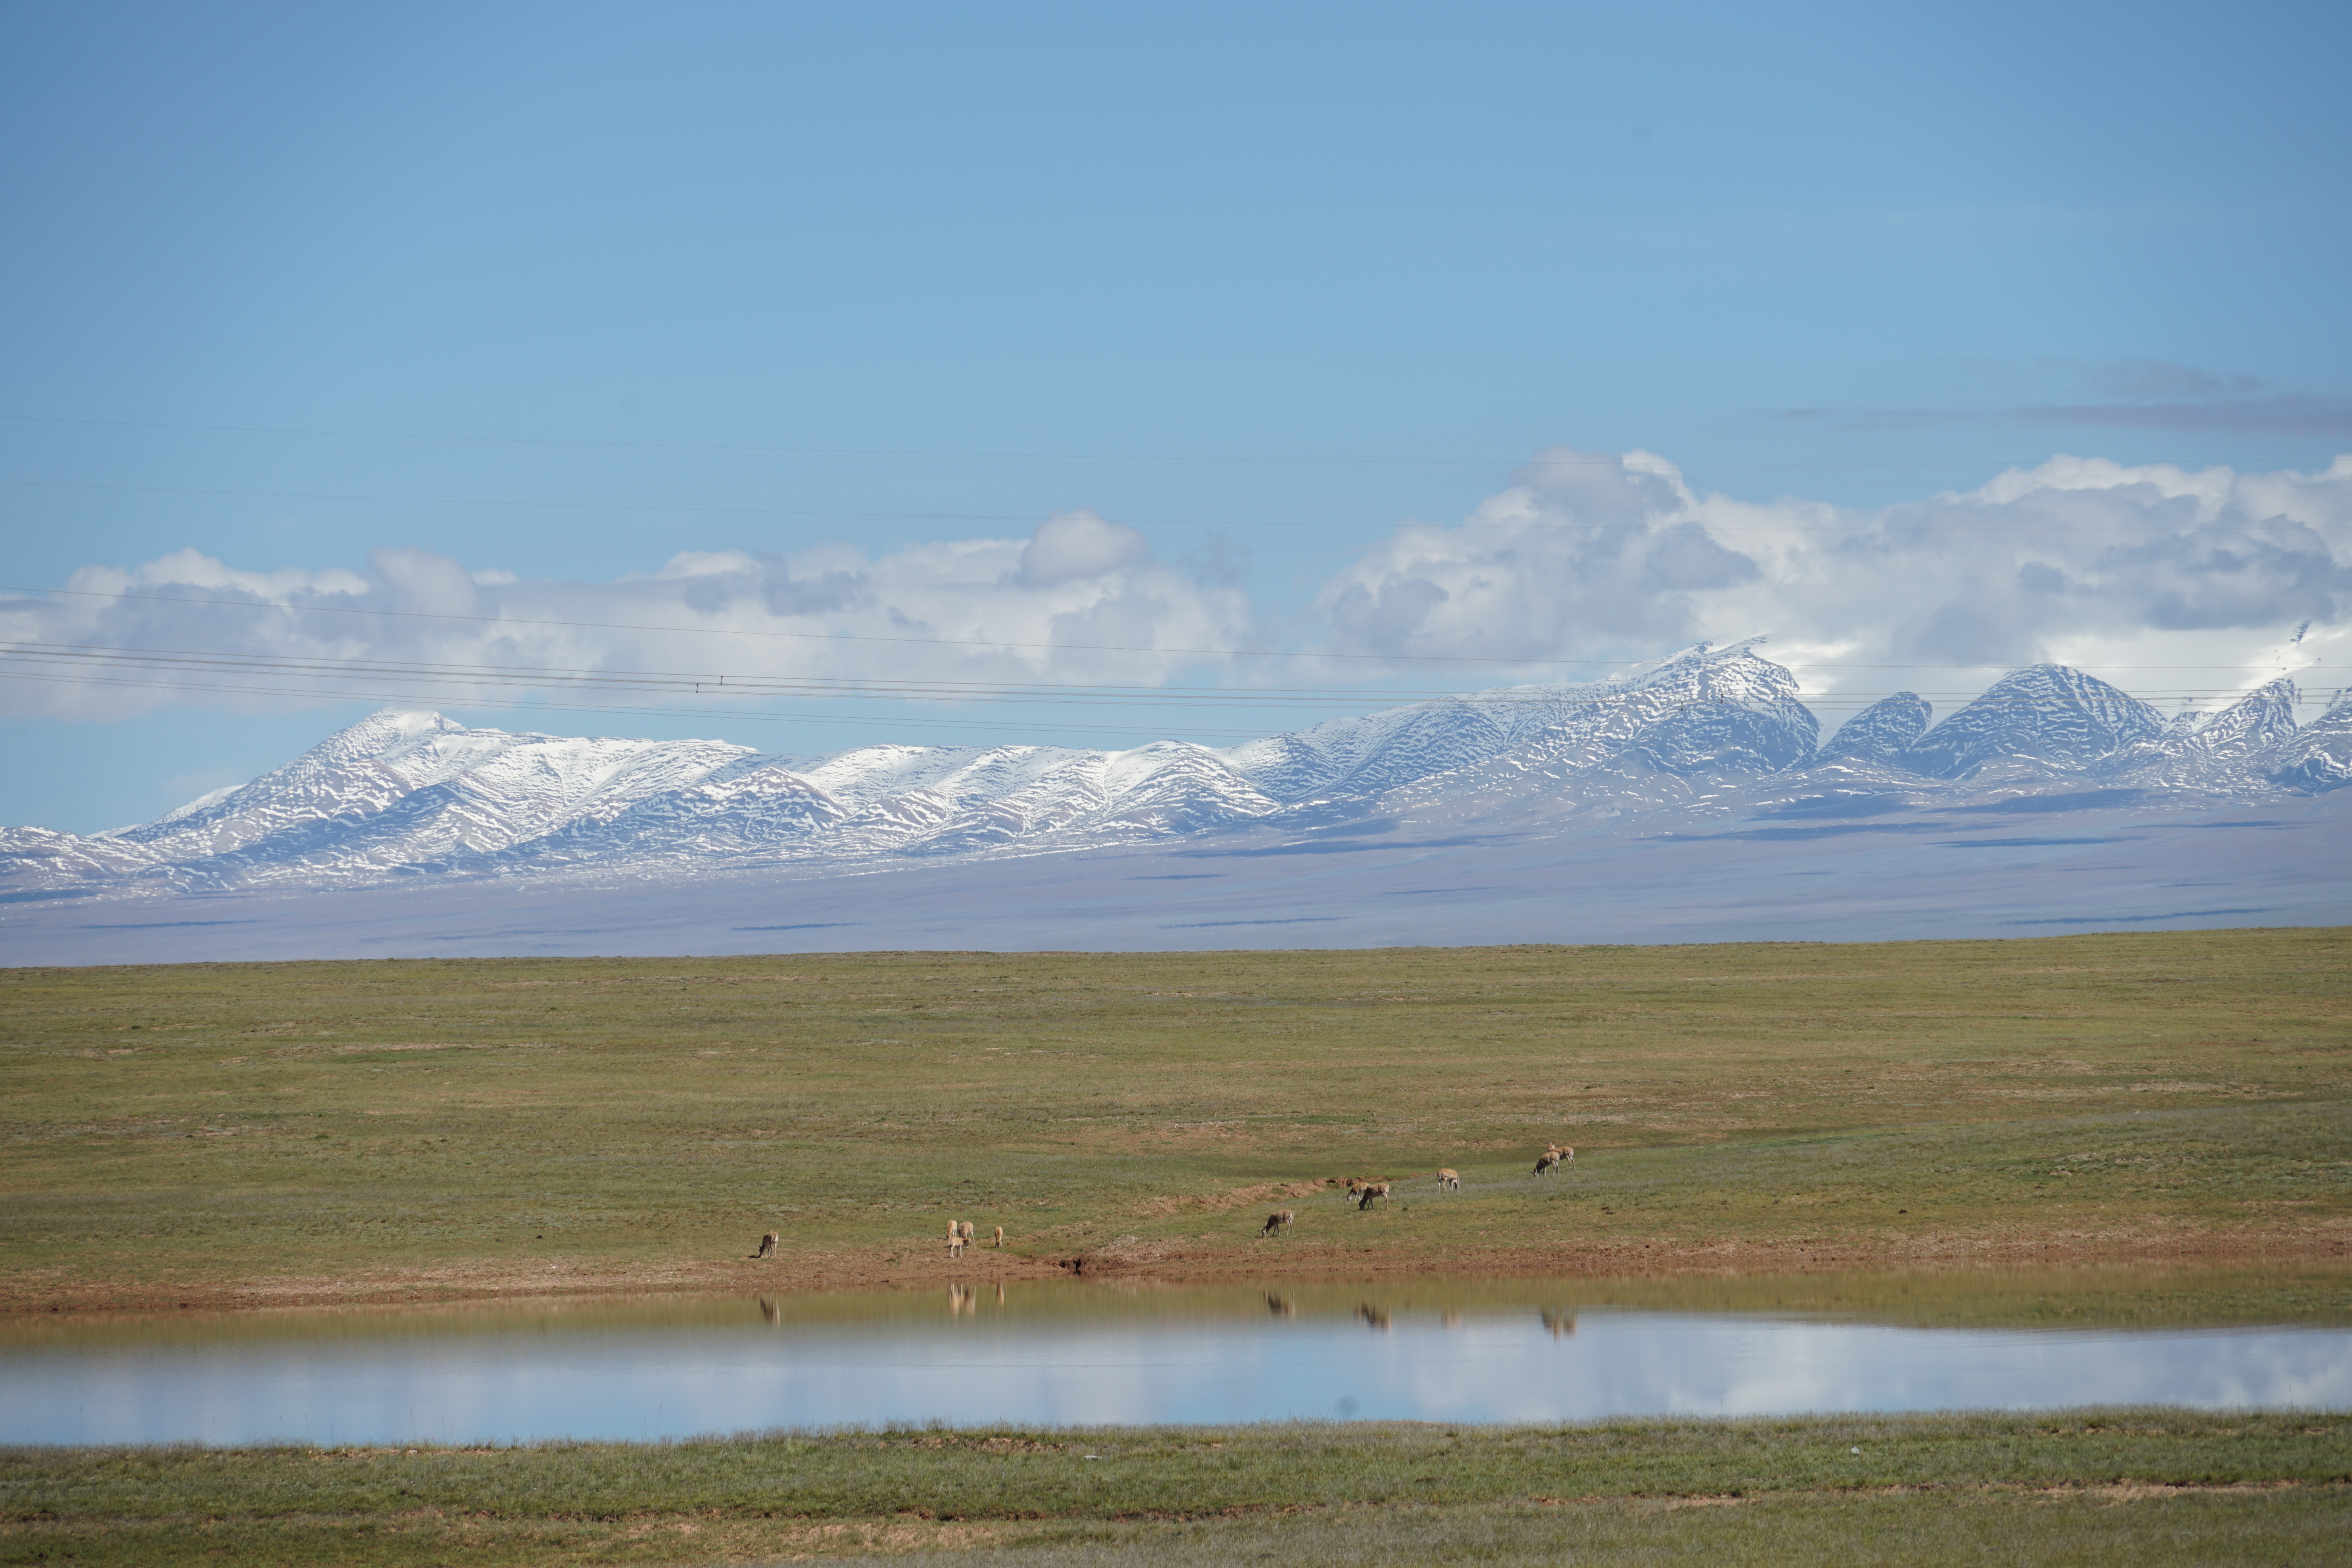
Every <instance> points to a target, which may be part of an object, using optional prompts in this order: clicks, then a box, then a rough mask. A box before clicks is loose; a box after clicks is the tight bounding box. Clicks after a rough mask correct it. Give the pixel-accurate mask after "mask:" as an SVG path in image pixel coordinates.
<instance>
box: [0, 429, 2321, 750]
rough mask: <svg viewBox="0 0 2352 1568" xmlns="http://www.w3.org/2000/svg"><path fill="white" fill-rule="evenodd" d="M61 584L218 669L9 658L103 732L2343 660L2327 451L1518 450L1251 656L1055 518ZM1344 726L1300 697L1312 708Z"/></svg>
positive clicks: (1219, 613)
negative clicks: (1888, 468) (409, 670)
mask: <svg viewBox="0 0 2352 1568" xmlns="http://www.w3.org/2000/svg"><path fill="white" fill-rule="evenodd" d="M67 586H68V588H70V589H72V590H74V591H75V592H74V593H73V594H71V595H58V596H56V597H52V598H47V599H20V600H16V601H7V602H0V638H5V639H7V640H9V641H12V642H17V643H43V644H51V645H71V646H74V647H82V648H86V649H93V650H96V649H104V648H108V647H134V648H147V649H167V650H168V649H177V650H188V651H190V652H192V653H194V654H197V655H201V656H205V657H209V658H215V659H226V660H229V661H235V660H238V659H249V660H250V662H251V664H252V666H253V668H238V667H237V666H236V664H235V663H234V662H231V663H228V664H224V665H220V666H217V667H215V668H146V667H136V666H121V667H116V668H107V667H105V666H102V665H93V664H91V663H89V662H88V661H86V660H85V661H82V662H78V663H52V664H50V665H47V666H46V667H43V666H37V665H28V664H27V663H26V661H25V660H24V659H22V658H13V659H10V660H8V661H7V663H6V664H5V667H0V668H5V669H7V670H11V671H15V672H18V673H26V672H30V673H36V674H39V675H42V676H44V677H45V679H11V680H5V681H0V702H5V704H6V705H7V710H8V711H10V712H13V713H16V714H19V715H27V716H29V715H36V714H37V715H44V716H57V717H71V718H91V719H96V718H114V717H121V716H124V715H127V714H131V713H135V712H138V711H142V710H146V709H150V708H152V707H154V706H156V705H158V704H160V703H163V702H167V701H193V702H201V703H216V704H225V705H240V706H248V707H264V706H267V707H273V708H282V707H284V706H286V705H287V702H288V700H289V697H292V698H296V699H299V697H301V696H303V695H305V694H312V693H315V694H318V695H320V696H325V695H328V694H329V693H328V692H327V691H326V690H324V689H322V687H321V685H320V681H319V680H318V679H316V678H313V677H298V676H296V675H294V674H292V673H289V672H286V671H283V670H273V669H270V668H263V661H265V660H277V659H285V658H299V659H308V660H316V661H320V663H321V664H322V665H324V666H329V667H332V666H334V665H335V664H336V663H337V662H338V661H354V660H373V661H384V662H392V661H402V662H406V663H412V664H416V665H428V664H429V665H436V666H445V667H446V666H454V665H463V666H469V667H481V668H484V669H485V670H487V669H488V668H490V667H497V668H504V669H513V670H519V671H524V672H527V671H529V670H531V669H581V670H590V671H599V672H604V673H606V674H608V675H610V674H616V673H623V672H651V673H677V674H684V675H688V676H689V677H693V676H707V677H711V678H716V677H718V676H720V675H724V676H726V677H727V679H728V681H729V682H730V684H733V685H735V686H736V689H729V690H727V691H725V692H723V693H722V692H720V691H719V690H717V689H705V690H704V691H702V692H701V693H700V694H696V693H695V692H693V691H692V689H691V688H690V687H689V688H688V689H687V690H685V691H684V692H679V691H677V690H654V689H648V690H647V691H646V692H644V693H641V694H637V695H635V696H615V695H613V694H609V693H608V694H605V695H601V696H596V697H593V698H592V699H590V700H593V701H597V702H621V703H626V702H630V701H644V702H646V703H648V704H655V703H658V704H674V703H677V702H679V701H689V702H690V701H695V700H700V701H705V702H722V703H725V704H727V705H729V706H740V705H741V704H742V703H743V702H744V701H745V696H744V694H743V693H742V692H741V691H740V682H742V681H744V680H746V679H766V680H832V681H848V680H856V681H876V682H891V681H949V682H978V683H990V682H1034V681H1039V680H1048V681H1074V682H1084V683H1123V684H1134V685H1145V686H1148V685H1153V684H1158V683H1163V682H1167V681H1170V680H1171V679H1175V678H1176V677H1177V676H1178V674H1179V673H1180V672H1181V671H1182V670H1184V669H1186V668H1198V667H1199V666H1201V665H1202V663H1204V662H1209V661H1206V660H1204V659H1203V658H1202V657H1200V656H1198V655H1195V654H1193V653H1191V652H1187V651H1182V650H1192V649H1208V650H1223V649H1234V648H1239V647H1268V646H1276V645H1282V646H1289V647H1294V648H1296V649H1297V651H1298V658H1297V661H1296V662H1295V663H1292V664H1290V665H1288V666H1287V667H1285V665H1284V663H1283V662H1281V661H1276V660H1271V659H1265V660H1259V659H1253V660H1250V661H1247V662H1246V663H1240V664H1236V665H1235V666H1234V668H1233V669H1232V671H1231V673H1230V675H1229V679H1231V681H1232V682H1233V683H1234V684H1235V685H1237V686H1248V685H1254V684H1257V683H1260V682H1274V683H1289V684H1308V683H1313V682H1316V681H1318V680H1320V681H1326V682H1329V681H1339V682H1343V683H1349V682H1354V681H1356V680H1358V679H1372V680H1378V681H1381V682H1393V681H1395V680H1397V679H1400V678H1401V677H1403V678H1409V679H1411V680H1412V682H1413V683H1414V684H1416V685H1424V686H1425V685H1429V684H1433V683H1434V682H1435V681H1443V682H1447V683H1458V684H1459V685H1462V686H1470V685H1476V684H1499V683H1502V682H1505V681H1508V680H1514V679H1583V678H1588V677H1591V676H1594V675H1598V674H1601V673H1604V669H1603V668H1601V667H1598V666H1596V665H1593V664H1584V665H1577V664H1573V663H1563V662H1552V661H1579V660H1591V661H1606V660H1624V659H1635V658H1655V657H1658V656H1659V655H1661V654H1664V653H1666V652H1669V651H1671V650H1672V649H1674V648H1675V647H1681V646H1684V645H1685V644H1688V643H1690V642H1693V641H1696V640H1698V639H1701V638H1706V639H1709V640H1714V641H1730V640H1733V639H1736V638H1738V637H1747V636H1749V635H1752V634H1754V633H1758V632H1764V633H1768V634H1769V635H1770V636H1771V638H1772V641H1771V643H1770V645H1769V652H1770V654H1771V655H1772V657H1774V658H1780V659H1782V660H1783V661H1785V662H1788V663H1790V664H1792V665H1795V666H1797V667H1799V669H1800V673H1801V678H1802V679H1803V680H1804V682H1805V684H1806V686H1807V688H1808V689H1809V690H1810V691H1811V692H1813V693H1814V694H1816V695H1818V696H1824V697H1829V698H1832V699H1838V700H1833V701H1832V702H1830V703H1829V704H1828V705H1827V706H1826V709H1825V714H1824V716H1825V717H1826V718H1829V719H1830V720H1832V721H1835V719H1836V718H1837V717H1838V715H1839V711H1840V709H1841V708H1842V707H1843V706H1850V705H1851V702H1852V701H1853V700H1860V699H1861V698H1864V697H1866V696H1870V695H1874V694H1877V693H1883V692H1886V691H1891V690H1895V689H1900V688H1907V689H1914V690H1917V691H1920V692H1922V693H1925V694H1927V696H1929V697H1930V699H1931V700H1934V701H1935V702H1936V704H1937V708H1938V709H1939V710H1948V709H1949V707H1950V706H1951V704H1952V703H1953V702H1955V701H1957V700H1961V699H1963V698H1965V697H1966V696H1969V695H1970V694H1972V693H1973V692H1974V691H1976V690H1979V689H1982V687H1983V686H1984V685H1986V684H1988V683H1989V682H1990V680H1991V679H1994V678H1996V677H1997V676H1998V675H1999V674H2000V671H2001V670H2003V669H2006V668H2012V667H2014V666H2016V665H2018V664H2022V663H2028V662H2032V661H2034V660H2037V659H2042V658H2055V659H2060V660H2063V661H2065V662H2068V663H2073V664H2076V665H2079V666H2081V667H2083V668H2087V669H2090V670H2092V671H2093V672H2094V673H2096V674H2100V675H2103V676H2105V677H2106V678H2107V679H2113V680H2115V681H2116V683H2117V684H2119V685H2122V686H2124V687H2126V689H2131V690H2134V691H2137V692H2138V693H2140V694H2141V695H2143V696H2147V697H2150V698H2167V697H2169V698H2171V699H2173V700H2178V699H2179V698H2180V697H2182V696H2184V695H2195V694H2198V693H2214V692H2220V691H2222V690H2226V689H2231V688H2237V689H2242V688H2243V687H2245V686H2249V685H2252V684H2254V683H2257V682H2259V681H2261V680H2263V679H2269V678H2270V677H2271V676H2273V675H2276V674H2280V673H2295V672H2301V674H2302V678H2303V679H2304V681H2305V685H2306V687H2307V688H2309V689H2314V690H2315V691H2326V690H2328V689H2333V688H2334V687H2336V686H2339V685H2342V684H2345V683H2346V682H2345V678H2344V677H2343V676H2341V675H2337V674H2336V673H2334V672H2335V671H2336V670H2339V669H2341V668H2343V667H2344V665H2345V664H2346V662H2347V660H2352V458H2338V459H2337V460H2336V462H2335V463H2334V464H2333V465H2332V466H2330V467H2329V468H2326V469H2325V470H2323V471H2320V472H2317V473H2294V472H2276V473H2238V472H2234V471H2231V470H2230V469H2226V468H2208V469H2203V470H2199V471H2193V472H2192V471H2189V470H2184V469H2179V468H2168V467H2162V466H2151V467H2140V468H2129V467H2124V466H2120V465H2117V464H2114V463H2109V462H2104V461H2100V460H2095V459H2089V460H2078V459H2074V458H2053V459H2052V460H2051V461H2049V462H2047V463H2045V464H2043V465H2042V466H2041V467H2039V468H2031V469H2018V470H2012V471H2011V472H2007V473H2003V474H2000V475H1999V476H1997V477H1995V478H1994V479H1992V480H1990V482H1989V483H1987V484H1986V485H1984V486H1983V487H1982V488H1980V489H1976V490H1973V491H1970V492H1968V493H1966V494H1943V495H1937V496H1934V497H1931V498H1929V499H1927V500H1921V501H1916V502H1910V503H1906V504H1903V505H1898V506H1892V507H1886V508H1883V509H1877V510H1854V509H1848V508H1841V507H1837V506H1832V505H1827V504H1824V503H1821V502H1814V501H1806V500H1777V501H1769V502H1751V501H1743V500H1735V499H1733V498H1730V497H1727V496H1722V495H1716V494H1703V493H1700V492H1697V491H1695V490H1693V489H1691V488H1690V486H1689V485H1688V484H1687V483H1686V482H1685V479H1683V477H1682V475H1681V474H1680V472H1679V471H1678V470H1677V469H1676V468H1675V467H1674V465H1673V464H1671V463H1669V462H1667V461H1665V460H1664V458H1658V457H1654V456H1652V455H1650V454H1647V453H1642V452H1633V453H1627V454H1624V455H1622V456H1601V455H1595V454H1589V453H1580V452H1573V451H1570V450H1567V449H1564V448H1560V449H1553V450H1549V451H1546V452H1543V453H1541V454H1538V456H1537V458H1535V459H1534V460H1532V461H1531V462H1529V463H1528V465H1527V466H1526V467H1525V468H1522V469H1520V470H1519V471H1518V472H1517V474H1516V475H1514V476H1513V482H1512V484H1511V485H1510V486H1509V487H1508V488H1507V489H1503V490H1502V491H1500V492H1498V493H1497V494H1496V495H1494V496H1492V497H1490V498H1488V499H1487V500H1486V501H1485V502H1483V503H1482V504H1481V505H1479V506H1478V507H1477V508H1476V509H1475V510H1474V511H1473V512H1472V513H1471V514H1470V516H1468V517H1467V518H1465V520H1464V521H1463V522H1462V523H1460V524H1458V525H1454V526H1451V527H1445V526H1434V525H1425V524H1418V523H1416V524H1412V525H1409V526H1405V527H1401V528H1399V529H1397V530H1395V531H1393V532H1392V533H1391V534H1390V535H1389V536H1388V537H1386V538H1384V539H1382V540H1381V541H1380V542H1378V543H1377V544H1375V545H1373V546H1372V547H1370V548H1369V549H1367V550H1364V551H1363V552H1361V553H1360V554H1359V555H1358V556H1357V557H1356V558H1355V559H1354V560H1352V561H1350V562H1348V563H1346V564H1345V565H1344V566H1343V567H1342V568H1341V569H1340V570H1339V572H1337V573H1336V574H1334V575H1333V576H1331V578H1330V579H1329V580H1328V582H1327V583H1326V584H1325V586H1324V587H1323V589H1322V590H1321V592H1320V593H1319V594H1318V596H1317V597H1316V599H1315V601H1314V603H1313V605H1311V607H1310V608H1309V609H1308V610H1307V611H1306V612H1304V613H1303V614H1302V615H1301V616H1299V617H1297V618H1296V619H1295V620H1293V621H1292V623H1291V624H1290V627H1289V631H1288V633H1287V638H1286V642H1285V639H1284V637H1281V636H1278V635H1276V634H1275V633H1272V632H1269V631H1267V630H1266V629H1265V624H1266V617H1265V616H1261V615H1260V614H1259V613H1257V612H1256V611H1255V609H1254V606H1253V605H1252V604H1251V602H1250V599H1249V597H1248V595H1247V594H1246V592H1245V591H1244V588H1243V587H1241V586H1240V585H1239V584H1238V582H1237V581H1236V580H1234V577H1233V576H1232V574H1223V573H1220V572H1214V571H1210V572H1202V573H1187V572H1185V571H1181V570H1178V569H1176V568H1174V567H1171V566H1170V565H1167V564H1164V563H1160V562H1157V561H1155V560H1154V559H1153V557H1152V553H1151V551H1150V542H1149V541H1147V540H1146V539H1145V537H1144V536H1143V535H1142V534H1141V533H1140V532H1139V531H1136V530H1134V529H1132V528H1129V527H1127V526H1125V525H1123V524H1120V523H1118V522H1115V521H1109V520H1107V519H1105V518H1103V517H1101V516H1099V515H1097V513H1095V512H1092V511H1086V510H1078V511H1068V512H1061V513H1057V514H1055V516H1053V517H1051V518H1049V519H1047V520H1046V521H1044V522H1043V523H1041V524H1039V525H1038V527H1037V528H1036V529H1035V531H1034V532H1033V533H1032V534H1031V535H1030V536H1029V537H1027V538H1025V539H1021V538H1013V539H961V540H946V541H937V542H927V543H919V544H913V545H908V546H907V547H905V548H903V549H899V550H895V551H892V552H887V553H885V554H882V555H879V556H869V555H868V554H866V552H862V551H860V550H858V549H856V548H855V547H853V546H850V545H846V544H838V543H836V544H828V545H824V546H822V547H819V548H817V549H814V550H810V551H806V552H802V553H800V554H798V555H795V556H793V557H791V558H789V559H787V558H782V557H777V556H763V555H753V554H750V553H746V552H740V551H721V552H683V553H680V554H677V555H675V556H673V557H671V558H670V559H669V560H668V561H667V562H666V563H662V564H661V565H660V566H659V567H658V568H656V569H655V570H653V571H651V572H648V573H646V574H642V575H636V576H632V577H628V578H625V579H623V580H622V581H619V582H613V583H584V582H573V581H565V580H561V579H545V578H541V579H522V578H517V577H515V576H514V575H513V574H511V573H509V572H506V571H503V570H496V569H489V568H480V569H476V568H473V567H472V566H471V565H470V564H469V563H460V562H458V561H455V560H452V559H450V558H448V557H446V556H443V555H439V554H436V553H433V552H425V551H415V550H391V549H386V550H379V551H375V552H372V553H371V554H370V555H369V557H368V560H367V563H366V568H365V570H364V571H357V572H354V571H349V570H343V569H335V568H331V569H323V570H316V571H312V570H304V569H297V568H283V569H277V570H271V571H262V572H256V571H248V570H243V569H239V568H236V567H233V566H231V565H228V564H226V563H222V562H220V561H218V560H215V559H214V558H212V557H210V556H206V555H204V554H201V553H199V552H194V551H181V552H176V553H174V554H173V555H169V556H166V557H163V558H162V559H160V560H157V561H152V562H150V563H147V564H145V565H143V566H141V567H137V568H134V569H131V570H121V569H116V568H104V567H91V568H89V569H86V570H84V571H82V572H80V573H78V574H75V576H74V577H73V579H72V580H71V581H70V582H69V583H68V584H67ZM173 600H206V601H215V602H211V603H175V602H172V601H173ZM2305 621H2308V622H2310V623H2311V630H2310V632H2309V633H2308V635H2306V636H2305V638H2304V640H2303V641H2302V642H2301V643H2300V644H2295V645H2293V646H2290V643H2289V639H2290V638H2291V637H2292V636H2293V635H2294V629H2295V627H2296V626H2298V625H2300V624H2301V623H2303V622H2305ZM1327 653H1348V654H1355V655H1372V656H1375V658H1374V660H1372V661H1369V662H1366V661H1353V662H1348V663H1342V662H1340V661H1337V660H1331V659H1327V658H1322V657H1321V656H1322V655H1324V654H1327ZM1430 656H1443V657H1444V658H1449V659H1463V658H1466V659H1470V660H1474V661H1477V662H1473V663H1468V664H1459V665H1455V664H1445V665H1441V666H1435V667H1431V666H1427V665H1413V664H1410V663H1407V662H1405V661H1407V660H1411V659H1412V658H1426V657H1430ZM1389 658H1394V659H1396V660H1397V661H1398V662H1397V663H1396V664H1395V665H1393V666H1391V665H1389V664H1388V663H1387V662H1386V661H1387V659H1389ZM2315 666H2316V667H2317V668H2314V667H2315ZM1433 668H1434V669H1435V670H1437V671H1442V672H1443V673H1442V674H1434V675H1433ZM257 689H258V690H257ZM558 690H559V689H558V688H555V687H553V686H551V685H550V684H547V683H543V682H542V683H537V684H534V683H532V682H531V681H530V679H528V677H527V675H526V676H525V678H524V679H522V680H521V681H520V683H515V684H509V683H502V682H500V681H498V680H495V679H491V678H490V677H489V676H488V674H487V673H486V674H483V675H480V676H478V677H477V678H475V679H471V680H469V681H457V682H454V683H453V682H446V681H445V682H440V683H432V684H427V683H425V682H423V681H421V680H416V679H407V680H406V683H405V684H404V683H403V678H400V677H397V676H396V675H395V674H394V673H390V672H379V673H376V674H371V675H369V676H368V677H367V678H366V679H355V680H353V681H352V682H350V683H349V684H347V685H345V686H343V687H341V688H340V689H338V690H337V691H336V692H335V693H334V694H337V695H346V694H348V695H358V694H365V695H369V696H394V697H403V698H408V699H412V700H420V701H431V702H436V703H440V704H446V705H448V706H453V707H454V706H481V705H485V704H497V705H504V704H507V703H510V702H514V701H518V700H529V699H541V700H543V699H548V698H551V697H553V696H555V695H556V694H557V692H558ZM1352 705H1353V704H1351V703H1350V701H1349V699H1348V698H1347V696H1346V695H1345V693H1344V691H1337V692H1334V693H1333V698H1332V706H1333V707H1334V708H1335V709H1337V708H1344V707H1349V706H1352ZM1010 721H1013V722H1018V720H1017V719H1016V720H1010ZM1255 722H1256V721H1255V720H1244V723H1245V724H1249V723H1255Z"/></svg>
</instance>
